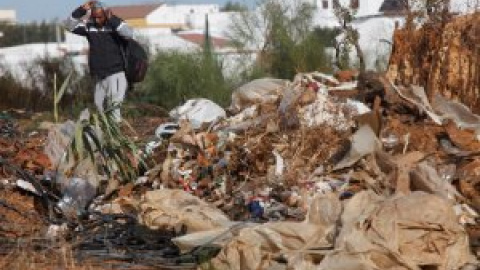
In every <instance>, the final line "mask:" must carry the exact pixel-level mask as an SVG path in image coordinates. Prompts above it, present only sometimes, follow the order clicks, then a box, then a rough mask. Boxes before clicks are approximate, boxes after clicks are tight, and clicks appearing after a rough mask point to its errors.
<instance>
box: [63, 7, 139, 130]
mask: <svg viewBox="0 0 480 270" xmlns="http://www.w3.org/2000/svg"><path fill="white" fill-rule="evenodd" d="M87 14H89V18H87V19H86V20H83V19H82V18H84V17H86V15H87ZM66 27H67V30H68V31H70V32H72V33H74V34H77V35H80V36H84V37H86V38H87V40H88V43H89V45H90V49H89V54H88V64H89V68H90V74H91V75H92V77H93V78H94V81H95V105H96V107H97V109H98V110H99V111H101V112H103V111H104V105H105V106H107V108H108V107H110V106H112V105H118V106H119V105H120V104H121V103H122V102H123V99H124V97H125V92H126V90H127V87H128V83H127V79H126V77H125V65H124V58H123V56H122V49H121V46H122V44H121V42H122V41H121V39H122V38H123V39H131V38H133V31H132V29H131V28H130V27H129V26H128V25H127V24H126V23H125V22H124V21H123V20H122V19H120V18H118V17H117V16H115V15H114V14H112V12H111V10H109V9H108V8H107V7H106V6H105V5H104V4H103V3H102V2H98V1H88V2H86V3H85V4H83V5H82V6H80V7H78V8H77V9H75V10H74V11H73V12H72V16H71V17H70V18H69V19H68V20H67V22H66ZM104 103H107V104H104ZM114 115H115V119H116V120H117V121H121V114H120V108H119V107H118V108H117V109H115V111H114Z"/></svg>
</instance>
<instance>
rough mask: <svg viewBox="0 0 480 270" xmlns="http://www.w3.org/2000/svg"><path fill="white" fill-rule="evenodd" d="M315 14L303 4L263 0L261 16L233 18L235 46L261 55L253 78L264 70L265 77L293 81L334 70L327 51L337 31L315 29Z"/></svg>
mask: <svg viewBox="0 0 480 270" xmlns="http://www.w3.org/2000/svg"><path fill="white" fill-rule="evenodd" d="M313 11H314V8H313V6H312V5H310V4H308V3H306V2H304V1H287V0H263V1H261V4H260V8H259V11H258V12H242V13H240V14H239V15H236V16H233V17H232V22H233V23H232V27H231V30H230V32H229V36H230V38H231V39H232V41H233V44H235V45H236V46H237V47H238V48H239V49H249V48H252V47H254V48H256V49H257V50H259V51H260V54H259V57H258V58H257V63H256V64H255V65H254V66H253V67H252V69H256V70H255V71H254V72H252V74H259V73H258V69H261V70H263V72H262V73H263V74H268V75H270V76H273V77H278V78H283V79H293V77H294V76H295V74H297V73H298V72H311V71H318V70H322V71H329V70H330V69H331V65H330V61H329V59H328V57H327V54H326V52H325V48H326V47H327V46H330V44H332V43H333V40H334V37H335V36H334V35H332V33H336V30H327V29H320V28H318V29H315V28H314V27H313ZM247 74H248V72H247Z"/></svg>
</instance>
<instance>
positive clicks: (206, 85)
mask: <svg viewBox="0 0 480 270" xmlns="http://www.w3.org/2000/svg"><path fill="white" fill-rule="evenodd" d="M140 91H141V93H142V101H146V102H152V103H154V104H156V105H159V106H162V107H164V108H166V109H172V108H174V107H175V106H177V105H180V104H181V103H183V102H184V101H185V100H188V99H191V98H200V97H202V98H207V99H210V100H212V101H214V102H216V103H218V104H219V105H223V106H226V105H227V104H228V103H229V102H230V96H231V85H230V83H229V82H227V81H226V80H225V78H224V77H223V75H222V70H221V63H219V62H218V61H217V60H216V58H215V57H213V56H209V55H208V54H205V53H203V52H191V53H184V52H178V51H168V52H159V53H158V54H157V55H156V56H155V58H154V59H153V61H152V62H151V64H150V68H149V71H148V73H147V76H146V78H145V81H144V82H143V83H142V85H141V86H140Z"/></svg>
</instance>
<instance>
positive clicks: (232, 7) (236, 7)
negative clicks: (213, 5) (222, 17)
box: [220, 1, 248, 12]
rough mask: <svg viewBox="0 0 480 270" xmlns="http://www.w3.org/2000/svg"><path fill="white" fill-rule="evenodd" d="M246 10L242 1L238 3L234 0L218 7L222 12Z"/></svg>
mask: <svg viewBox="0 0 480 270" xmlns="http://www.w3.org/2000/svg"><path fill="white" fill-rule="evenodd" d="M247 10H248V8H247V6H246V5H244V4H242V3H239V2H235V1H228V2H227V3H225V5H224V6H223V7H222V8H221V9H220V11H223V12H243V11H247Z"/></svg>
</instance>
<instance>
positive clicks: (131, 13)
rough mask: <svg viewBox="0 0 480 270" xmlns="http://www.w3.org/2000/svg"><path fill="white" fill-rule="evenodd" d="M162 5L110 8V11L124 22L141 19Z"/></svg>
mask: <svg viewBox="0 0 480 270" xmlns="http://www.w3.org/2000/svg"><path fill="white" fill-rule="evenodd" d="M162 5H163V4H145V5H128V6H111V7H110V10H112V12H113V14H115V15H117V16H118V17H120V18H122V19H124V20H129V19H143V18H145V17H146V16H147V15H148V14H150V13H152V12H153V11H154V10H156V9H157V8H159V7H160V6H162Z"/></svg>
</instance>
